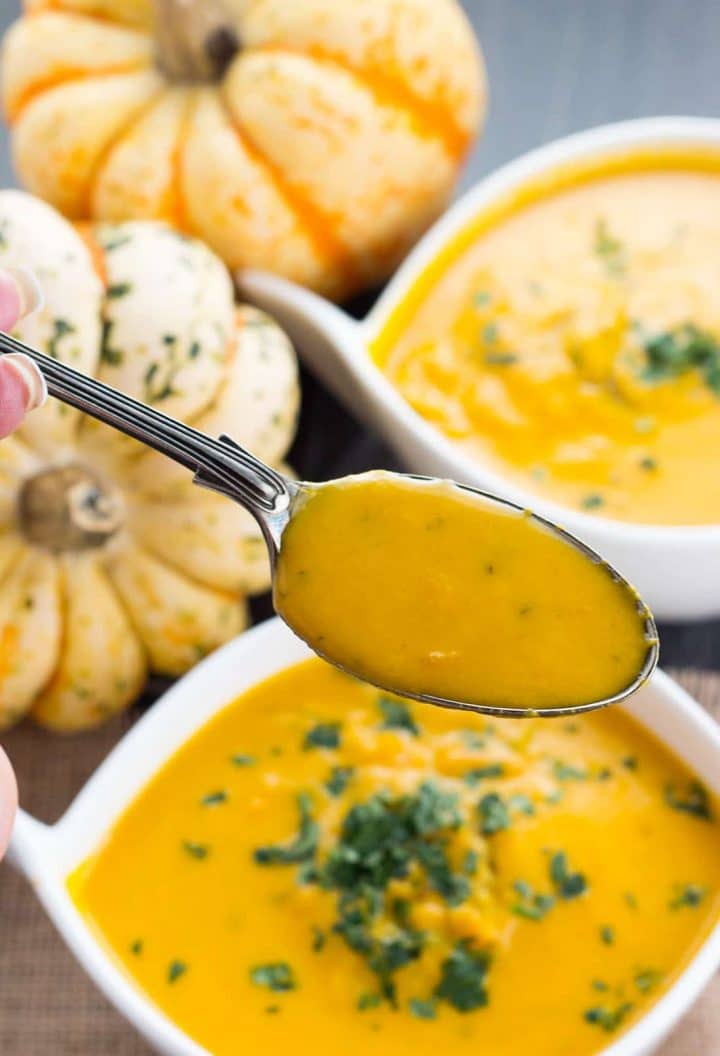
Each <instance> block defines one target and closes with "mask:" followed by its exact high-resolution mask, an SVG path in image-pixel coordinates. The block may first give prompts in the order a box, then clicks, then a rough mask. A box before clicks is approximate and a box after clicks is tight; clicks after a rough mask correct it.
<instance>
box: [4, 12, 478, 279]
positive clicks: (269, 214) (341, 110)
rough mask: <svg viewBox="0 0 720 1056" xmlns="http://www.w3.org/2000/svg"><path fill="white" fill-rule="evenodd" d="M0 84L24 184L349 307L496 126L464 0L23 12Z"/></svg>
mask: <svg viewBox="0 0 720 1056" xmlns="http://www.w3.org/2000/svg"><path fill="white" fill-rule="evenodd" d="M26 9H27V11H26V14H25V16H24V17H23V18H21V19H20V20H19V21H18V22H16V23H15V25H14V26H13V27H12V28H11V29H10V30H9V32H8V35H7V37H6V40H5V44H4V49H3V50H4V53H3V61H2V69H3V75H2V90H3V98H4V105H5V111H6V115H7V117H8V120H9V121H10V122H11V125H12V131H13V136H12V138H13V152H14V157H15V164H16V167H17V171H18V174H19V176H20V178H21V180H22V181H23V182H24V184H25V186H26V187H27V188H28V189H29V190H31V191H33V192H34V193H35V194H39V195H41V196H43V197H44V198H46V199H47V200H48V201H49V202H51V203H52V204H53V205H55V206H56V207H57V208H58V209H61V210H62V211H63V212H64V213H65V214H66V215H67V216H69V217H71V218H73V219H87V218H93V219H105V220H126V219H129V218H142V219H148V218H151V219H163V220H168V221H170V222H171V223H173V224H174V225H175V226H177V227H179V228H181V229H183V230H185V231H187V232H189V233H191V234H194V235H197V236H198V237H200V238H203V239H204V240H205V241H206V242H207V243H208V244H209V245H210V246H211V247H212V248H213V249H214V250H215V251H216V252H217V253H219V254H220V256H222V257H223V258H224V259H225V261H226V262H227V263H228V265H229V266H230V267H232V268H238V267H244V266H251V267H259V268H264V269H268V270H271V271H275V272H278V273H280V274H282V275H285V276H287V277H289V278H291V279H294V280H295V281H298V282H301V283H303V284H306V285H308V286H310V287H313V288H314V289H316V290H318V291H320V292H322V293H325V294H328V295H330V296H333V297H340V296H343V295H346V294H348V293H350V292H352V291H353V290H356V289H358V288H360V287H362V286H364V285H368V284H370V283H373V282H376V281H378V280H379V279H381V278H383V277H384V276H386V275H387V274H388V273H389V272H390V271H391V270H392V268H393V267H394V266H395V264H396V263H397V261H398V260H399V258H400V257H401V256H402V255H403V254H404V253H405V251H406V250H407V249H408V247H409V246H410V245H411V244H412V242H413V241H414V240H415V239H416V238H417V237H418V236H419V235H420V233H421V232H422V231H423V230H424V229H425V228H426V227H427V226H428V224H429V223H430V222H431V221H432V220H433V219H434V218H435V217H436V216H437V215H438V213H439V212H440V211H441V210H442V208H443V206H444V204H445V202H446V201H447V199H448V196H449V194H450V191H451V189H452V186H453V183H454V180H455V177H456V175H457V172H458V167H459V165H460V163H461V161H462V159H463V157H464V156H465V154H466V151H467V149H468V147H469V145H470V144H471V143H472V141H473V138H474V136H475V135H476V133H477V131H478V128H479V126H480V123H481V120H482V116H483V111H484V102H485V83H484V67H483V62H482V57H481V55H480V51H479V48H478V45H477V43H476V41H475V39H474V37H473V35H472V32H471V29H470V27H469V25H468V22H467V20H466V18H465V16H464V14H463V12H462V10H461V8H460V6H459V4H458V3H457V0H293V2H291V3H290V2H288V0H26Z"/></svg>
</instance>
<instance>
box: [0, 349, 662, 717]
mask: <svg viewBox="0 0 720 1056" xmlns="http://www.w3.org/2000/svg"><path fill="white" fill-rule="evenodd" d="M8 352H23V353H25V355H27V356H29V357H30V358H31V359H32V360H34V362H35V363H36V364H37V366H38V367H39V368H40V370H41V372H42V374H43V376H44V378H45V381H46V382H47V387H48V392H49V393H50V395H52V396H55V397H57V398H58V399H60V400H62V401H63V402H64V403H67V404H69V405H70V406H71V407H75V408H77V409H78V410H80V411H83V412H84V413H85V414H88V415H90V416H91V417H93V418H96V419H98V420H99V421H101V422H104V423H105V424H106V425H110V426H112V427H113V428H115V429H118V430H119V431H120V432H122V433H125V434H126V435H127V436H130V437H133V438H134V439H135V440H139V441H141V443H143V444H146V445H147V446H148V447H151V448H154V449H155V450H156V451H159V452H161V453H162V454H164V455H167V457H168V458H171V459H173V460H174V461H175V462H179V463H180V464H181V465H183V466H185V467H186V468H187V469H189V470H190V471H191V472H192V473H193V475H194V476H193V481H194V483H195V484H199V485H200V486H201V487H204V488H209V489H211V490H212V491H216V492H219V493H220V494H221V495H225V496H227V498H229V499H233V500H234V501H235V502H239V503H240V505H241V506H243V507H244V508H245V509H246V510H248V511H249V513H251V514H252V516H253V517H254V518H255V520H256V521H257V523H258V525H259V526H260V528H261V530H262V534H263V536H264V539H265V542H266V544H267V548H268V552H269V556H270V563H271V567H272V569H273V573H274V571H275V566H276V563H277V558H278V554H279V551H280V542H281V538H282V534H283V531H284V530H285V527H286V526H287V524H288V522H289V521H290V518H291V517H292V514H293V504H294V501H295V499H296V498H297V497H298V496H299V495H300V494H301V493H306V492H308V491H309V490H310V489H315V488H318V487H322V485H317V484H308V483H304V482H300V481H293V480H288V479H287V478H285V477H283V476H282V475H281V474H280V473H278V472H277V471H276V470H274V469H272V468H271V467H270V466H267V465H265V464H264V463H263V462H261V461H260V460H259V459H257V458H255V456H254V455H252V454H250V452H249V451H246V450H245V449H244V448H242V447H241V446H240V445H239V444H237V443H236V442H235V441H234V440H233V439H232V438H231V437H229V436H226V435H222V436H220V437H218V439H216V440H215V439H212V438H211V437H209V436H206V435H204V434H203V433H201V432H199V431H198V430H196V429H192V428H191V427H190V426H188V425H185V424H184V423H183V422H180V421H177V420H176V419H174V418H171V417H169V416H168V415H166V414H163V413H162V411H158V410H157V409H156V408H154V407H150V406H148V405H146V404H143V403H141V402H140V401H139V400H135V399H134V398H133V397H131V396H127V395H125V393H123V392H120V391H119V390H118V389H114V388H112V387H111V386H109V385H105V384H104V383H103V382H100V381H97V380H96V379H95V378H92V377H89V376H88V375H86V374H82V373H81V372H80V371H77V370H75V369H74V368H73V367H69V366H68V365H67V364H65V363H62V362H60V361H59V360H56V359H53V358H51V357H50V356H47V355H45V354H44V353H42V352H39V351H37V350H36V349H33V348H31V347H29V346H27V345H25V344H23V343H22V342H20V341H17V340H16V339H15V338H12V337H10V336H9V335H7V334H3V333H1V332H0V354H4V353H8ZM398 476H399V475H398ZM409 476H410V479H415V480H425V481H429V480H432V479H433V478H430V477H419V476H415V475H409ZM455 487H457V488H458V489H459V490H460V491H463V492H465V493H468V492H469V493H471V494H475V495H478V496H481V497H482V498H483V499H485V500H486V501H487V500H490V501H492V502H494V503H497V504H498V505H500V506H502V507H505V508H508V509H513V510H519V509H520V507H518V506H516V505H515V504H514V503H511V502H508V501H507V500H505V499H502V498H500V497H498V496H495V495H488V494H487V493H485V492H482V491H479V490H478V489H476V488H470V487H467V486H465V485H460V484H456V485H455ZM530 516H531V517H532V519H534V520H535V521H536V522H537V523H538V524H539V525H542V526H544V527H545V528H546V529H549V530H550V531H551V532H553V533H555V535H557V536H558V537H559V538H561V539H563V540H564V541H566V542H568V543H570V544H571V545H572V546H574V547H575V548H576V549H577V550H579V551H580V553H581V554H583V556H584V557H586V558H587V559H588V560H589V561H592V562H593V563H595V564H598V565H601V566H602V567H603V568H604V569H605V571H606V572H607V574H608V575H609V576H611V577H612V578H613V579H614V580H615V581H616V582H618V583H619V584H621V585H622V586H624V587H626V588H627V590H628V592H630V593H632V587H630V585H629V584H628V583H626V581H625V580H624V579H623V577H622V576H621V575H620V574H619V573H618V572H617V571H616V570H615V569H614V568H612V567H611V566H610V565H609V564H607V562H605V561H604V560H603V559H602V558H601V557H600V556H599V555H598V554H596V553H595V551H593V550H591V549H590V547H588V546H586V545H585V544H584V543H582V542H581V541H580V540H579V539H576V538H575V537H574V536H572V535H570V534H569V533H568V532H566V531H565V530H564V529H563V528H560V527H558V526H557V525H555V524H553V523H552V522H550V521H547V520H545V519H544V518H542V517H540V516H538V515H536V514H531V515H530ZM637 608H638V619H639V620H642V621H643V622H644V633H645V638H646V641H647V646H648V647H647V652H646V654H645V658H644V662H643V665H642V668H641V670H640V671H638V673H637V677H636V678H635V680H634V681H633V682H632V683H631V684H630V685H629V686H627V687H626V688H625V689H623V690H622V691H621V692H619V693H617V694H615V695H614V696H612V697H606V698H604V699H602V700H595V701H590V702H587V703H583V704H579V705H573V706H572V707H556V708H544V709H538V710H537V711H528V709H525V708H505V707H499V706H494V705H490V704H482V703H467V702H465V701H461V700H448V699H446V698H443V697H438V696H433V695H430V694H422V693H408V692H407V691H405V690H402V691H398V689H397V687H394V686H389V685H380V684H379V685H378V688H380V689H383V690H386V691H388V692H391V693H392V692H399V695H401V696H406V697H407V696H411V697H412V698H413V699H416V700H419V701H423V702H426V703H430V704H436V705H440V706H441V707H445V708H453V709H456V710H461V711H473V712H478V713H480V714H484V715H493V716H498V717H516V718H519V717H525V716H527V715H540V716H547V717H555V716H558V715H569V714H580V713H583V712H587V711H593V710H595V709H596V708H601V707H605V706H607V705H609V704H615V703H618V702H620V701H622V700H625V699H627V697H629V696H631V695H632V694H633V693H635V692H636V690H638V689H639V688H640V687H641V686H642V685H643V684H644V683H645V682H646V681H647V679H648V678H649V677H650V675H651V674H652V672H653V670H654V669H655V667H656V665H657V661H658V655H659V647H658V638H657V630H656V627H655V623H654V621H653V618H652V616H651V614H650V612H649V610H648V609H647V607H646V606H645V605H644V604H643V603H642V601H640V599H638V602H637ZM310 644H312V643H310ZM313 648H315V647H314V646H313ZM315 651H316V652H318V653H319V655H321V656H323V658H324V659H325V660H328V661H329V662H330V663H332V664H334V665H335V666H336V667H339V668H341V669H342V670H345V671H347V673H348V674H357V673H356V672H354V671H352V670H351V669H349V668H348V667H347V666H346V665H345V664H343V663H342V662H339V661H338V659H337V658H336V657H333V656H329V655H327V654H324V653H322V652H320V650H318V649H315Z"/></svg>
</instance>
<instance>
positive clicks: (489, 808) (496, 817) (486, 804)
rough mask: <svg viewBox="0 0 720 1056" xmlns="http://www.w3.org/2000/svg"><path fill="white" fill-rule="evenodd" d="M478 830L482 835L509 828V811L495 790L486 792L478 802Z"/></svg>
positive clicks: (490, 834)
mask: <svg viewBox="0 0 720 1056" xmlns="http://www.w3.org/2000/svg"><path fill="white" fill-rule="evenodd" d="M478 812H479V814H480V831H481V832H482V834H483V836H492V835H493V834H494V833H496V832H502V831H503V829H509V828H510V812H509V810H508V808H507V806H506V805H505V803H504V802H503V799H502V797H501V796H500V795H498V793H497V792H488V794H487V795H486V796H483V798H482V799H481V800H480V802H479V803H478Z"/></svg>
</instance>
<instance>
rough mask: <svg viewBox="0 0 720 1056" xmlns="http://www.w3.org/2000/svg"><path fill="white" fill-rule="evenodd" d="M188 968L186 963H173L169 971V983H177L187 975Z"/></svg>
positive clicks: (169, 966)
mask: <svg viewBox="0 0 720 1056" xmlns="http://www.w3.org/2000/svg"><path fill="white" fill-rule="evenodd" d="M187 970H188V966H187V964H186V963H185V961H171V962H170V964H169V965H168V970H167V981H168V982H169V983H176V982H177V981H178V979H180V977H181V976H183V975H185V973H186V972H187Z"/></svg>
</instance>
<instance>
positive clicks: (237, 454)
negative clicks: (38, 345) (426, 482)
mask: <svg viewBox="0 0 720 1056" xmlns="http://www.w3.org/2000/svg"><path fill="white" fill-rule="evenodd" d="M8 352H22V353H24V354H25V355H26V356H29V357H30V358H31V359H32V360H33V361H34V362H35V363H36V364H37V366H38V367H39V368H40V371H41V372H42V374H43V376H44V378H45V381H46V382H47V386H48V392H49V393H50V395H51V396H56V397H57V398H58V399H60V400H62V401H63V403H67V404H69V405H70V406H71V407H76V408H77V409H78V410H80V411H83V412H84V413H85V414H89V415H90V416H91V417H93V418H97V419H98V421H101V422H104V423H105V424H106V425H110V426H112V427H113V428H114V429H118V430H119V431H120V432H122V433H125V434H126V435H127V436H131V437H133V438H134V439H135V440H139V441H141V443H143V444H147V445H148V446H149V447H152V448H154V449H155V450H156V451H159V452H160V453H161V454H163V455H167V457H168V458H172V459H173V460H174V461H175V462H179V463H180V464H181V465H183V466H185V467H186V468H187V469H189V470H191V471H192V472H193V473H194V474H195V482H196V483H197V484H200V485H202V486H203V487H207V488H211V489H212V490H214V491H219V492H221V493H222V494H224V495H227V496H228V497H229V498H232V499H235V500H236V501H238V502H240V503H242V504H243V505H244V506H246V507H247V508H248V509H249V510H250V512H251V513H252V514H253V515H254V516H256V517H258V519H259V520H262V519H263V517H264V516H267V515H268V514H277V513H279V512H282V511H284V510H285V509H287V506H288V504H289V501H290V497H291V488H290V487H289V484H288V481H286V480H285V478H284V477H282V476H281V475H280V474H279V473H276V472H275V470H274V469H271V468H270V466H266V465H265V463H264V462H261V461H260V460H259V459H257V458H255V456H254V455H251V454H250V452H249V451H246V450H245V449H244V448H242V447H240V445H239V444H236V443H235V441H234V440H232V439H231V438H230V437H228V436H221V437H219V438H218V439H217V440H215V439H212V438H211V437H209V436H205V434H204V433H201V432H199V431H198V430H197V429H192V428H190V426H188V425H185V423H184V422H180V421H178V420H177V419H176V418H171V417H170V416H169V415H167V414H163V412H162V411H158V410H157V408H155V407H150V406H148V405H147V404H144V403H140V401H139V400H136V399H134V398H133V397H132V396H127V395H126V394H125V393H124V392H120V390H119V389H114V388H112V387H111V386H110V385H105V384H104V383H103V382H101V381H97V380H96V379H95V378H91V377H88V375H86V374H82V373H81V372H80V371H78V370H75V369H74V368H73V367H69V366H68V365H67V364H66V363H62V362H61V361H60V360H57V359H53V358H52V357H51V356H47V355H45V354H44V353H43V352H39V351H38V350H37V349H34V348H30V347H29V346H28V345H25V344H23V343H22V342H21V341H17V340H16V339H15V338H13V337H10V336H9V335H8V334H4V333H2V332H0V354H4V353H8Z"/></svg>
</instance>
